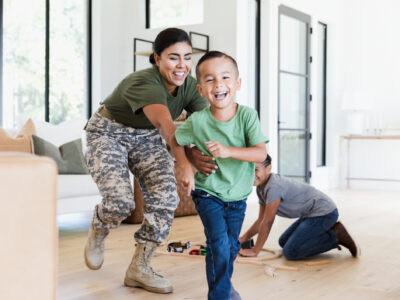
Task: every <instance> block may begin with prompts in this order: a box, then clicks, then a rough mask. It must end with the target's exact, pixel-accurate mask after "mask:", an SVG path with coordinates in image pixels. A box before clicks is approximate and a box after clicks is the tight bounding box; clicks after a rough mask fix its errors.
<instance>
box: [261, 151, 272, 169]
mask: <svg viewBox="0 0 400 300" xmlns="http://www.w3.org/2000/svg"><path fill="white" fill-rule="evenodd" d="M271 161H272V158H271V156H269V154H267V158H266V159H265V160H264V161H263V162H262V164H263V167H264V168H266V167H268V166H269V165H270V164H271Z"/></svg>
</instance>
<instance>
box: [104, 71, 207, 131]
mask: <svg viewBox="0 0 400 300" xmlns="http://www.w3.org/2000/svg"><path fill="white" fill-rule="evenodd" d="M196 84H197V81H196V79H194V78H193V77H192V76H190V75H189V76H187V77H186V79H185V81H184V83H183V85H181V86H180V87H178V92H177V95H176V96H175V97H174V96H172V95H170V94H169V93H168V91H167V89H166V88H165V86H164V83H163V81H162V77H161V74H160V72H159V71H158V68H157V66H153V67H152V68H148V69H145V70H141V71H137V72H134V73H131V74H130V75H128V76H127V77H125V79H123V80H122V81H121V83H120V84H119V85H118V86H117V87H116V88H115V90H114V91H113V92H112V94H111V95H110V96H108V97H107V98H106V99H105V100H104V105H105V107H106V108H107V110H108V111H109V112H110V114H111V115H112V116H113V117H114V119H115V121H117V122H118V123H121V124H123V125H125V126H129V127H133V128H140V129H152V128H154V126H153V125H152V124H151V122H150V121H149V120H148V119H147V117H146V116H145V114H144V113H143V107H144V106H146V105H149V104H164V105H166V106H167V107H168V109H169V111H170V113H171V116H172V119H173V120H175V119H176V118H177V117H179V115H180V114H181V113H182V111H183V109H185V110H186V111H187V112H188V113H192V112H195V111H199V110H201V109H203V108H205V107H207V106H208V102H207V100H206V99H205V98H203V97H201V96H200V94H199V92H198V91H197V88H196Z"/></svg>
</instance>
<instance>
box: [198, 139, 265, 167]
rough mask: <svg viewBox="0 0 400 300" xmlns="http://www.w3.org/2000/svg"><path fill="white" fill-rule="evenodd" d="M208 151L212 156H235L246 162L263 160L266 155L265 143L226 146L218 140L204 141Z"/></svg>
mask: <svg viewBox="0 0 400 300" xmlns="http://www.w3.org/2000/svg"><path fill="white" fill-rule="evenodd" d="M206 145H207V149H208V151H210V152H211V154H212V155H213V156H214V157H221V158H227V157H230V158H235V159H238V160H242V161H248V162H254V163H258V162H263V161H264V160H265V158H266V157H267V149H266V147H265V143H258V144H257V145H255V146H253V147H244V148H239V147H227V146H224V145H222V144H221V143H219V142H212V141H210V142H206Z"/></svg>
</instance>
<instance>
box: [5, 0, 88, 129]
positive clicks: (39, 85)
mask: <svg viewBox="0 0 400 300" xmlns="http://www.w3.org/2000/svg"><path fill="white" fill-rule="evenodd" d="M0 4H2V10H1V11H0V13H1V14H2V18H3V24H2V25H3V26H2V30H0V34H1V33H2V34H1V40H2V45H3V49H2V69H0V72H1V74H2V78H3V81H2V83H3V84H2V90H0V91H1V94H0V114H1V118H0V122H2V126H4V127H15V126H16V125H17V123H18V119H19V118H20V117H21V116H24V117H30V118H33V119H38V120H45V121H50V122H51V123H53V124H58V123H60V122H62V121H66V120H69V119H74V118H79V117H86V116H87V115H89V113H90V105H89V103H90V101H89V96H90V76H88V75H89V72H88V66H90V55H88V53H90V51H89V50H88V49H90V47H88V46H89V39H88V37H90V30H88V28H89V26H88V25H89V24H88V21H89V20H90V10H88V9H89V8H90V7H91V0H70V1H58V0H41V1H39V0H37V1H27V0H0ZM88 19H89V20H88Z"/></svg>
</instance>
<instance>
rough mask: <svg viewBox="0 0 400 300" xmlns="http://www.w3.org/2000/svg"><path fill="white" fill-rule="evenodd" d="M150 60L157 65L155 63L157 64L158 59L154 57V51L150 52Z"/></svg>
mask: <svg viewBox="0 0 400 300" xmlns="http://www.w3.org/2000/svg"><path fill="white" fill-rule="evenodd" d="M149 62H150V63H151V64H152V65H155V64H156V60H155V59H154V52H153V53H152V54H150V56H149Z"/></svg>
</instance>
